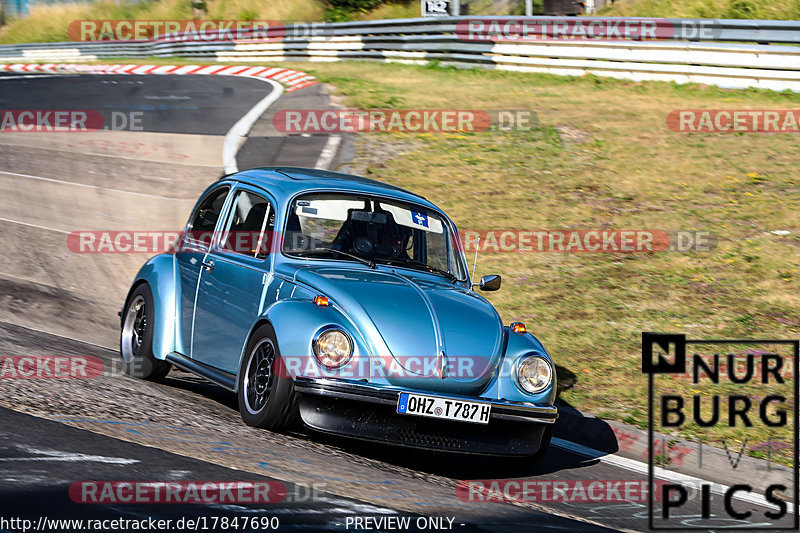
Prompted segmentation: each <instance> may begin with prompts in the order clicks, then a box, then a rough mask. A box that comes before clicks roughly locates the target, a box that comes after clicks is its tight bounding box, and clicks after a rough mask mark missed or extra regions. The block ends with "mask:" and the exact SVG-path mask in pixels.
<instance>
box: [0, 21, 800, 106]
mask: <svg viewBox="0 0 800 533" xmlns="http://www.w3.org/2000/svg"><path fill="white" fill-rule="evenodd" d="M475 18H478V17H475ZM475 18H469V17H448V18H418V19H397V20H379V21H369V22H343V23H332V24H315V25H313V26H308V25H298V26H287V27H285V28H282V29H271V30H270V32H273V33H271V34H270V35H271V36H272V37H273V38H272V39H261V40H247V39H242V40H236V41H232V40H230V41H222V40H220V41H209V42H206V41H194V40H187V41H168V40H163V39H162V40H159V41H111V42H73V43H42V44H24V45H12V46H0V63H13V62H20V63H21V62H58V61H72V62H78V61H94V60H98V59H107V58H121V57H127V58H147V57H159V58H168V57H181V58H197V59H203V60H211V61H221V62H246V63H263V62H270V63H272V62H276V61H342V60H372V61H384V62H400V63H415V64H425V63H430V62H432V61H436V62H439V63H440V64H441V65H454V66H457V67H466V68H472V67H482V68H490V69H497V70H515V71H525V72H545V73H552V74H559V75H578V76H579V75H583V74H587V73H588V74H594V75H597V76H609V77H614V78H622V79H631V80H637V81H638V80H656V81H674V82H677V83H704V84H710V85H717V86H720V87H729V88H746V87H758V88H764V89H771V90H776V91H783V90H792V91H796V92H800V46H798V45H800V22H798V21H763V20H705V19H649V20H653V21H655V24H656V25H657V26H658V28H660V29H662V30H664V29H667V30H670V31H672V36H671V37H668V38H662V39H658V40H644V41H636V40H531V41H514V42H511V41H501V40H493V41H474V40H469V39H466V38H465V37H464V35H462V34H460V32H459V28H463V25H464V24H466V23H467V22H468V21H470V20H474V19H475ZM479 18H480V20H482V21H496V22H497V23H498V24H503V23H504V22H508V21H509V20H511V19H510V18H508V17H479ZM514 20H519V19H518V18H516V19H514ZM526 20H528V21H531V22H537V21H541V20H544V19H541V18H539V17H531V18H527V19H526ZM547 20H550V21H552V20H554V18H548V19H547ZM555 20H563V21H565V22H569V23H574V22H575V21H576V20H580V21H583V23H584V24H587V25H588V24H590V23H591V21H593V20H606V21H607V20H609V19H595V18H591V17H581V18H575V17H565V18H563V19H560V18H558V17H556V18H555ZM620 20H623V21H624V20H629V19H620ZM700 27H702V28H704V31H703V32H702V33H701V32H698V28H700ZM664 33H666V32H662V34H664ZM701 39H702V40H701Z"/></svg>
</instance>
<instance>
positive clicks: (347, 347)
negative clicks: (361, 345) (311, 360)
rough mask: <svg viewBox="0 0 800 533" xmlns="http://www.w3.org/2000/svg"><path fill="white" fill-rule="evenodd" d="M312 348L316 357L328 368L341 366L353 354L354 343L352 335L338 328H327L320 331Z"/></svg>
mask: <svg viewBox="0 0 800 533" xmlns="http://www.w3.org/2000/svg"><path fill="white" fill-rule="evenodd" d="M312 348H313V350H314V357H316V358H317V361H319V363H320V364H321V365H322V366H325V367H327V368H339V367H340V366H342V365H344V364H346V363H347V362H348V361H349V360H350V357H352V355H353V343H352V342H351V341H350V337H348V336H347V335H346V334H345V333H344V332H343V331H340V330H338V329H327V330H325V331H323V332H322V333H320V334H319V336H318V337H317V338H316V339H314V342H313V343H312Z"/></svg>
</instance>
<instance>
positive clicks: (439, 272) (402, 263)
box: [381, 259, 458, 282]
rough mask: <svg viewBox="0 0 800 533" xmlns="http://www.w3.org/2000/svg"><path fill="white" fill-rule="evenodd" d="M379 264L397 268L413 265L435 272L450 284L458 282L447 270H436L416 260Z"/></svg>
mask: <svg viewBox="0 0 800 533" xmlns="http://www.w3.org/2000/svg"><path fill="white" fill-rule="evenodd" d="M381 262H382V263H385V264H387V265H399V266H405V265H413V266H418V267H422V268H424V269H426V270H428V271H429V272H435V273H437V274H441V275H442V276H444V277H446V278H447V279H449V280H450V281H452V282H455V281H458V278H457V277H455V276H454V275H453V274H452V273H451V272H448V271H447V270H442V269H441V268H436V267H434V266H431V265H429V264H427V263H423V262H422V261H417V260H416V259H387V260H386V261H381Z"/></svg>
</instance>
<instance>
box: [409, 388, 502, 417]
mask: <svg viewBox="0 0 800 533" xmlns="http://www.w3.org/2000/svg"><path fill="white" fill-rule="evenodd" d="M397 412H398V413H399V414H401V415H418V416H427V417H430V418H444V419H446V420H460V421H461V422H475V423H477V424H488V423H489V415H490V414H491V412H492V406H491V405H489V404H488V403H480V402H465V401H462V400H453V399H450V398H439V397H437V396H426V395H424V394H411V393H409V392H401V393H400V398H398V400H397Z"/></svg>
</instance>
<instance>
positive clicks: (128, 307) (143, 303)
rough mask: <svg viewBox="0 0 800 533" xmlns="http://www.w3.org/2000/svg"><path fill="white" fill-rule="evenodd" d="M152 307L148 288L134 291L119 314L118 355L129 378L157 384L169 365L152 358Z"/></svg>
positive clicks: (141, 285)
mask: <svg viewBox="0 0 800 533" xmlns="http://www.w3.org/2000/svg"><path fill="white" fill-rule="evenodd" d="M154 322H155V306H154V305H153V293H152V291H151V290H150V285H148V284H147V283H142V284H140V285H139V286H137V287H136V289H134V291H133V292H132V293H131V295H130V297H129V298H128V301H127V303H126V304H125V309H124V310H123V312H122V325H121V329H120V337H119V352H120V355H121V356H122V365H123V368H124V370H125V373H126V374H128V375H129V376H132V377H135V378H141V379H147V380H150V381H159V380H161V379H164V377H165V376H166V375H167V373H169V370H170V368H171V367H172V365H170V364H169V363H167V362H166V361H162V360H161V359H156V358H155V356H154V355H153V324H154Z"/></svg>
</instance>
